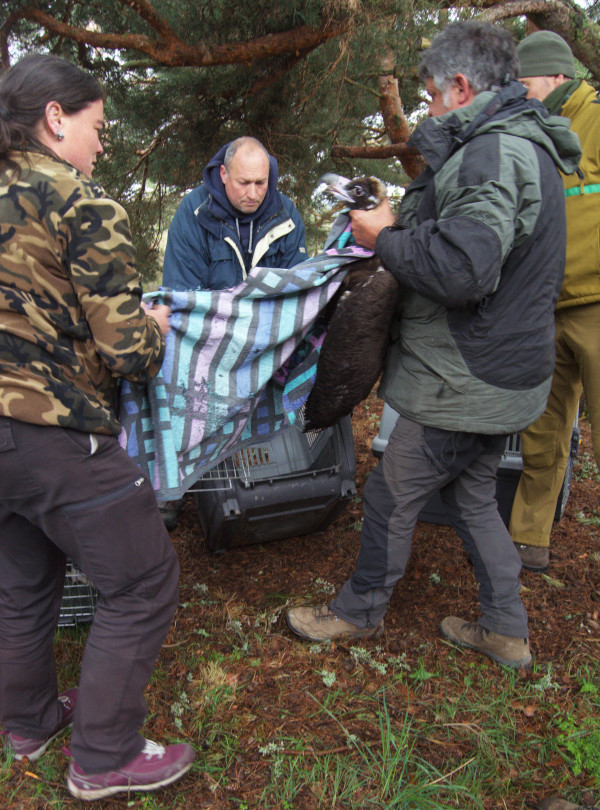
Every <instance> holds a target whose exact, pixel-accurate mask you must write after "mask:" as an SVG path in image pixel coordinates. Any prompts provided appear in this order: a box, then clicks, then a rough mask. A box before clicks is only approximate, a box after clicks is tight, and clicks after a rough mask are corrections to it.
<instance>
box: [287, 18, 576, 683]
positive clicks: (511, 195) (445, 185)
mask: <svg viewBox="0 0 600 810" xmlns="http://www.w3.org/2000/svg"><path fill="white" fill-rule="evenodd" d="M517 75H518V61H517V57H516V47H515V44H514V42H513V40H512V38H511V37H510V35H509V34H508V32H506V31H504V30H503V29H502V28H500V27H495V26H491V25H489V24H487V23H480V22H475V21H469V22H466V21H465V22H457V23H452V24H451V25H449V26H447V27H446V28H445V29H444V31H443V32H442V33H441V34H439V35H438V36H437V37H436V38H435V40H434V41H433V43H432V45H431V47H430V48H428V49H427V51H425V52H424V54H423V56H422V57H421V62H420V65H419V77H420V78H421V80H422V81H423V82H424V83H425V87H426V89H427V92H428V93H429V95H430V98H431V102H430V104H429V116H430V117H429V118H428V119H427V120H426V121H424V122H423V123H421V124H420V125H419V126H418V127H417V129H416V130H415V132H414V133H413V134H412V136H411V139H410V141H409V143H410V144H411V145H414V146H416V147H417V148H418V150H419V151H420V153H421V154H422V155H423V157H424V158H425V160H426V161H427V164H428V165H427V168H426V169H425V171H423V172H422V173H421V174H420V175H419V177H417V178H416V179H415V180H414V181H413V183H411V185H410V187H409V188H408V189H407V191H406V194H405V195H404V197H403V200H402V204H401V207H400V211H399V215H398V220H397V221H396V220H395V217H394V215H393V214H392V212H391V210H390V208H389V205H387V204H385V203H384V204H382V205H380V206H378V207H377V208H374V209H372V210H371V211H352V212H351V218H352V233H353V235H354V238H355V240H356V243H357V244H359V245H363V246H364V247H367V248H374V249H375V252H376V254H377V257H378V258H379V260H380V261H381V263H382V264H383V265H384V266H385V267H386V268H387V270H389V272H390V273H392V274H393V275H394V277H395V278H396V279H397V281H398V282H399V284H400V285H401V287H402V295H401V301H400V305H399V310H400V312H399V318H398V319H397V321H396V322H395V323H394V325H393V329H392V345H391V347H390V350H389V351H388V355H387V359H386V367H385V371H384V374H383V379H382V384H381V387H380V389H379V390H380V396H381V397H382V398H383V399H384V400H385V401H386V402H387V403H388V404H389V405H390V406H391V407H392V408H393V409H394V410H396V411H398V414H399V415H398V420H397V422H396V427H395V428H394V430H393V431H392V433H391V435H390V437H389V440H388V444H387V447H386V450H385V452H384V454H383V457H382V459H381V461H380V462H379V464H378V466H377V467H376V468H375V470H373V472H372V473H371V474H370V475H369V478H368V480H367V483H366V484H365V488H364V492H363V502H364V521H363V526H362V531H361V548H360V552H359V555H358V560H357V565H356V570H355V572H354V574H353V575H352V576H351V577H350V579H348V580H347V581H346V583H344V585H343V586H342V588H341V590H340V592H339V593H338V595H337V596H336V598H335V599H334V600H333V601H332V602H330V603H329V605H321V606H317V607H296V608H291V609H290V610H289V611H288V612H287V614H286V618H287V622H288V624H289V626H290V628H291V629H292V630H293V632H295V633H296V634H298V635H299V636H301V637H302V638H306V639H311V640H319V639H335V638H339V637H341V636H346V637H350V638H355V639H357V638H367V637H374V636H376V635H378V634H379V633H381V632H382V631H383V629H384V628H383V621H384V620H383V617H384V614H385V613H386V610H387V607H388V603H389V601H390V599H391V596H392V593H393V591H394V588H395V586H396V583H397V582H398V581H399V580H400V579H401V578H402V577H403V576H404V572H405V570H406V565H407V563H408V559H409V556H410V552H411V544H412V534H413V529H414V527H415V524H416V521H417V517H418V515H419V513H420V511H421V509H422V508H423V506H424V505H425V504H426V503H427V501H428V500H429V498H430V497H431V496H432V495H433V494H434V493H435V492H439V495H440V498H441V499H442V502H443V504H444V506H445V508H446V511H447V514H448V515H449V517H450V520H451V525H452V526H453V527H454V528H455V529H456V532H457V534H458V535H459V536H460V538H461V540H462V542H463V546H464V548H465V550H466V551H467V552H468V554H469V556H470V558H471V561H472V563H473V571H474V574H475V577H476V579H477V582H478V584H479V589H478V596H479V606H480V611H481V616H480V618H479V619H478V621H469V620H468V619H466V620H465V619H463V618H461V617H458V616H447V617H446V618H445V619H443V621H442V623H441V627H440V629H441V632H442V634H443V635H444V636H445V637H446V638H448V639H450V640H451V641H453V642H454V643H456V644H458V645H459V646H462V647H468V648H471V649H474V650H478V651H479V652H483V653H485V654H486V655H489V656H490V657H491V658H493V659H494V660H495V661H498V662H499V663H501V664H503V665H505V666H510V667H515V668H517V667H520V666H527V665H528V664H529V663H530V662H531V653H530V649H529V632H528V627H527V613H526V611H525V606H524V605H523V603H522V601H521V598H520V584H519V573H520V571H521V560H520V557H519V555H518V553H517V550H516V549H515V546H514V544H513V542H512V540H511V537H510V535H509V534H508V530H507V529H506V526H505V525H504V523H503V521H502V518H501V517H500V515H499V514H498V504H497V502H496V497H495V495H496V471H497V469H498V465H499V463H500V459H501V456H502V453H503V450H504V448H505V447H506V435H507V434H509V433H513V432H517V431H521V430H523V429H524V428H525V427H526V426H527V425H529V424H530V423H531V422H532V421H533V420H534V419H537V417H538V416H540V415H541V414H542V413H543V411H544V408H545V407H546V401H547V398H548V392H549V391H550V386H551V383H552V371H553V368H554V310H555V307H556V301H557V300H558V295H559V293H560V288H561V284H562V279H563V274H564V255H565V243H566V223H565V206H564V196H563V188H562V182H561V179H560V176H559V174H558V170H557V167H560V168H561V169H562V170H563V171H564V172H566V173H568V172H569V171H574V170H575V169H576V167H577V164H578V161H579V158H580V154H581V153H580V150H579V143H578V141H577V138H576V136H575V135H574V134H573V133H572V132H571V131H570V130H569V128H568V126H567V122H566V121H565V119H564V118H559V117H557V116H551V115H549V114H548V111H547V110H546V109H545V108H544V107H543V105H541V104H539V102H537V101H533V100H528V99H526V98H525V96H526V90H525V88H524V87H523V85H522V84H520V83H519V82H518V81H516V77H517Z"/></svg>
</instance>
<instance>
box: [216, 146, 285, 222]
mask: <svg viewBox="0 0 600 810" xmlns="http://www.w3.org/2000/svg"><path fill="white" fill-rule="evenodd" d="M230 143H232V142H231V141H230V142H229V143H226V144H225V146H222V147H221V148H220V149H219V151H218V152H217V153H216V154H215V155H213V157H212V158H211V159H210V160H209V161H208V163H207V164H206V166H205V168H204V171H203V173H202V181H203V182H204V185H205V186H206V188H207V189H208V191H209V192H210V198H209V201H208V208H209V210H210V212H211V213H212V214H213V215H214V216H215V217H217V218H218V219H225V220H227V221H228V222H235V221H236V220H237V221H238V222H239V223H244V224H247V223H249V222H252V221H254V220H257V219H264V218H266V217H268V216H270V215H271V214H275V213H276V212H277V211H279V209H280V208H281V206H282V202H281V198H280V196H279V192H278V191H277V180H278V177H279V166H278V165H277V161H276V160H275V158H274V157H273V156H272V155H269V183H268V186H267V193H266V195H265V198H264V200H263V201H262V203H261V204H260V205H259V206H258V208H257V209H256V211H253V212H252V213H249V214H245V213H243V212H242V211H238V210H237V208H234V207H233V205H232V204H231V203H230V202H229V198H228V197H227V194H226V193H225V186H224V185H223V181H222V180H221V165H222V164H223V161H224V159H225V152H226V151H227V147H228V146H229V144H230Z"/></svg>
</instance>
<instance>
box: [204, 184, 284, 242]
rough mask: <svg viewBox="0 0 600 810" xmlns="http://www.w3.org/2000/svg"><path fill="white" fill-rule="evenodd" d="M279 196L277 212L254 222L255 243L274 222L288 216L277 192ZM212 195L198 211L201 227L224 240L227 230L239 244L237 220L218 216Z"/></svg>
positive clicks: (272, 212)
mask: <svg viewBox="0 0 600 810" xmlns="http://www.w3.org/2000/svg"><path fill="white" fill-rule="evenodd" d="M275 193H276V195H277V200H278V201H279V206H278V207H277V208H276V210H274V211H273V210H272V211H270V212H269V214H267V215H266V216H264V214H263V217H264V218H259V219H258V220H255V222H254V233H255V241H256V239H258V238H259V236H260V234H261V233H262V232H263V230H264V229H265V227H269V226H270V225H271V224H272V223H273V222H276V221H277V220H278V218H279V217H281V216H282V214H286V212H285V210H284V207H283V200H282V199H281V196H280V194H279V192H278V191H277V192H275ZM211 200H212V195H211V194H210V192H208V193H207V197H206V199H205V200H204V201H203V202H202V203H200V205H199V206H198V208H197V209H196V217H197V219H198V222H199V223H200V225H201V226H202V227H203V228H205V229H206V230H207V231H208V232H209V233H211V234H212V235H213V236H214V237H216V238H217V239H222V238H223V231H224V230H227V232H228V233H230V234H233V235H234V237H235V239H236V240H237V241H238V242H239V239H238V235H237V231H236V228H235V220H231V221H230V220H229V219H227V218H226V217H225V216H222V217H220V216H217V214H216V212H215V211H214V210H212V205H211ZM239 218H240V220H242V219H243V214H242V213H241V212H240V217H239Z"/></svg>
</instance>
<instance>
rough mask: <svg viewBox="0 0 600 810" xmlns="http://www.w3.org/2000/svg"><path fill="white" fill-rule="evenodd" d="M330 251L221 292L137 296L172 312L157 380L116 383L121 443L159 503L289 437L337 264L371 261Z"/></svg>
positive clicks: (340, 269)
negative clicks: (251, 449)
mask: <svg viewBox="0 0 600 810" xmlns="http://www.w3.org/2000/svg"><path fill="white" fill-rule="evenodd" d="M371 255H372V252H371V251H367V250H364V249H362V248H359V247H356V246H352V247H348V248H344V249H342V250H337V249H331V250H328V251H327V252H326V253H323V254H320V255H319V256H316V257H315V258H313V259H308V260H307V261H305V262H302V263H301V264H298V265H296V266H295V267H293V268H291V269H273V268H262V267H255V268H254V269H253V270H252V271H251V272H250V273H249V275H248V278H247V279H246V281H245V282H244V283H243V284H240V285H239V286H238V287H234V288H232V289H229V290H219V291H216V292H215V291H210V290H199V291H193V292H175V291H172V290H159V291H158V292H154V293H148V294H146V295H145V296H144V300H145V301H147V302H152V301H156V302H159V303H165V304H168V305H169V306H170V307H171V319H170V323H171V332H170V333H169V335H168V336H167V339H166V352H165V359H164V362H163V365H162V368H161V370H160V372H159V374H158V375H157V376H156V377H154V378H153V379H152V380H150V381H149V382H148V384H147V385H145V386H136V385H133V384H131V383H129V382H128V381H124V382H123V385H122V387H121V400H120V414H119V418H120V421H121V425H122V428H123V429H122V432H121V436H120V437H119V441H120V442H121V445H122V446H123V447H124V448H125V449H126V450H127V452H128V454H129V456H130V457H131V458H132V459H133V460H134V461H136V462H137V463H138V464H139V466H140V467H141V468H142V470H143V471H144V472H145V473H146V474H147V475H148V477H149V479H150V480H151V481H152V484H153V487H154V489H155V491H156V493H157V498H158V499H159V500H174V499H177V498H180V497H181V496H182V495H183V494H184V493H185V492H186V491H187V490H188V489H189V488H190V487H191V486H192V485H193V484H194V483H195V482H196V481H197V480H198V478H199V477H200V476H201V475H203V474H204V473H206V472H207V471H208V470H210V469H211V468H212V467H214V466H215V465H216V464H218V463H219V462H220V461H222V460H223V459H225V458H227V457H228V456H230V455H231V454H232V452H233V451H234V450H239V449H241V448H243V447H246V446H248V445H250V444H252V443H254V442H256V441H257V440H261V441H264V440H265V439H266V438H268V437H270V436H272V435H273V434H274V433H276V432H277V431H280V430H285V429H297V427H294V425H295V424H297V423H298V421H299V417H300V412H301V410H302V407H303V405H304V403H305V402H306V399H307V397H308V394H309V392H310V389H311V386H312V384H313V382H314V379H315V373H316V364H317V359H318V356H319V349H320V347H321V345H322V342H323V339H324V336H325V326H324V323H323V322H322V318H320V315H321V313H322V312H323V309H324V308H325V306H326V305H327V303H328V302H329V301H330V300H331V298H332V296H333V295H334V294H335V292H336V291H337V290H338V288H339V285H340V284H341V282H342V280H343V278H344V275H345V272H346V271H345V269H344V268H345V265H346V264H348V263H349V262H352V261H356V260H357V259H362V258H365V256H371Z"/></svg>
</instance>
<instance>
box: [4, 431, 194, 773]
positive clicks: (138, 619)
mask: <svg viewBox="0 0 600 810" xmlns="http://www.w3.org/2000/svg"><path fill="white" fill-rule="evenodd" d="M65 555H66V556H68V557H71V558H72V559H73V560H74V562H75V564H76V565H77V566H78V567H79V568H80V569H81V570H82V571H83V572H84V573H85V574H86V575H87V576H88V578H89V579H90V581H91V582H92V583H93V584H94V585H95V586H96V588H97V589H98V592H99V598H98V604H97V608H96V614H95V617H94V621H93V623H92V627H91V630H90V633H89V637H88V641H87V644H86V648H85V652H84V656H83V661H82V666H81V676H80V682H79V702H78V706H77V710H76V713H75V719H74V725H73V733H72V738H71V750H72V753H73V756H74V758H75V761H76V762H77V763H78V764H79V765H80V766H81V767H82V768H83V769H84V770H85V771H87V772H89V773H98V772H102V771H105V770H113V769H114V768H117V767H119V766H121V765H124V764H125V763H126V762H128V761H130V760H131V759H133V758H134V757H135V756H137V754H138V753H139V752H140V751H141V749H142V747H143V745H144V740H143V737H142V736H141V735H140V733H139V732H140V727H141V725H142V723H143V722H144V718H145V715H146V706H145V703H144V697H143V693H144V689H145V687H146V685H147V683H148V681H149V679H150V676H151V673H152V669H153V667H154V663H155V661H156V658H157V655H158V652H159V650H160V647H161V645H162V642H163V640H164V637H165V635H166V633H167V631H168V629H169V625H170V623H171V620H172V618H173V615H174V612H175V608H176V606H177V600H178V580H179V564H178V560H177V556H176V554H175V551H174V549H173V546H172V543H171V541H170V538H169V535H168V533H167V531H166V529H165V527H164V523H163V521H162V518H161V516H160V513H159V511H158V506H157V504H156V499H155V497H154V492H153V490H152V487H151V485H150V483H149V482H148V481H147V480H146V479H145V477H144V476H143V475H142V474H141V472H140V469H139V468H138V467H137V465H136V464H134V463H133V462H132V461H131V460H130V459H129V457H128V456H127V454H126V453H125V451H124V450H123V449H122V448H121V447H120V446H119V444H118V442H117V441H116V439H115V438H114V437H110V436H100V435H98V434H94V435H92V436H90V435H88V434H85V433H79V432H77V431H73V430H64V429H62V428H59V427H51V426H49V427H46V426H41V425H31V424H27V423H25V422H18V421H16V420H12V419H7V418H3V417H0V722H2V724H3V726H4V729H5V730H7V731H12V732H14V733H15V734H19V735H22V736H26V737H32V738H36V739H41V738H43V737H45V736H47V735H48V734H49V733H50V732H51V731H52V730H53V729H54V728H55V727H56V725H57V723H58V721H59V717H60V715H59V707H58V702H57V694H58V690H57V680H56V670H55V662H54V653H53V637H54V632H55V629H56V624H57V621H58V616H59V612H60V603H61V594H62V587H63V581H64V569H65Z"/></svg>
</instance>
